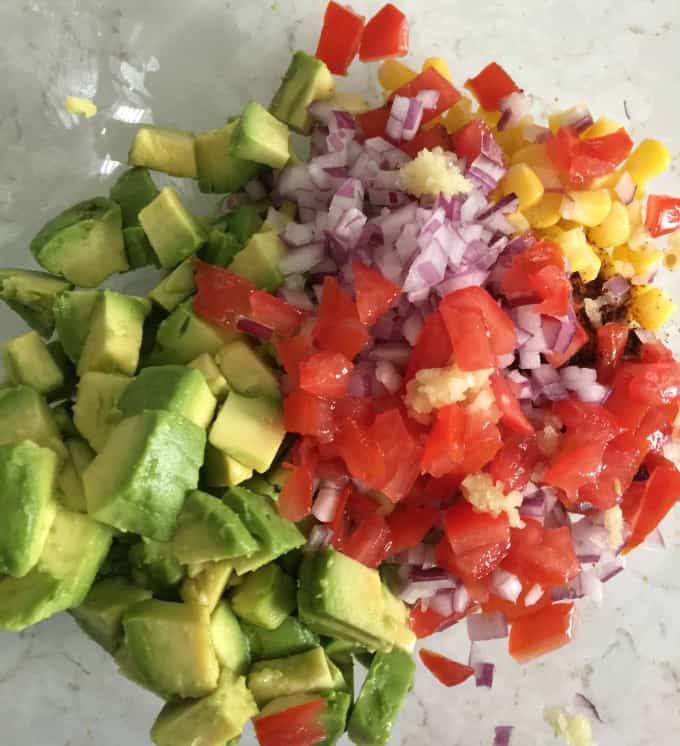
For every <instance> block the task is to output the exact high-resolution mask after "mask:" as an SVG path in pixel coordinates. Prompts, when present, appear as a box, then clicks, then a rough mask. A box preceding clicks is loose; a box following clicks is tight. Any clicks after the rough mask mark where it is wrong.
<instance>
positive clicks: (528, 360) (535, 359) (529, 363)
mask: <svg viewBox="0 0 680 746" xmlns="http://www.w3.org/2000/svg"><path fill="white" fill-rule="evenodd" d="M540 364H541V353H540V352H532V351H531V350H524V349H522V350H520V351H519V367H520V368H522V369H524V370H533V369H535V368H538V367H539V365H540Z"/></svg>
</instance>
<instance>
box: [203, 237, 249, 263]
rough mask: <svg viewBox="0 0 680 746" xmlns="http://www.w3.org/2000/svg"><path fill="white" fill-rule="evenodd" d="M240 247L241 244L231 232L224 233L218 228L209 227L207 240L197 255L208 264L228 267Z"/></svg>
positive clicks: (241, 246)
mask: <svg viewBox="0 0 680 746" xmlns="http://www.w3.org/2000/svg"><path fill="white" fill-rule="evenodd" d="M242 248H243V244H242V243H239V241H237V240H236V238H235V237H234V236H233V235H232V234H231V233H225V232H224V231H222V230H219V229H218V228H211V230H210V233H209V234H208V242H207V243H206V244H205V246H203V248H202V249H201V250H200V251H199V252H198V256H199V258H200V259H202V260H203V261H204V262H208V264H216V265H217V266H218V267H228V266H229V265H230V264H231V263H232V261H233V260H234V257H235V256H236V254H238V252H239V251H241V249H242Z"/></svg>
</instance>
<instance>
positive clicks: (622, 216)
mask: <svg viewBox="0 0 680 746" xmlns="http://www.w3.org/2000/svg"><path fill="white" fill-rule="evenodd" d="M588 238H589V240H590V241H591V242H592V243H594V244H595V246H598V247H599V248H601V249H606V248H608V247H610V246H620V245H621V244H622V243H626V241H627V240H628V239H629V238H630V218H629V217H628V210H626V207H625V205H622V204H621V203H620V202H612V207H611V210H610V211H609V215H607V217H606V218H605V219H604V220H603V221H602V222H601V223H600V224H599V225H596V226H595V227H594V228H591V229H590V231H588Z"/></svg>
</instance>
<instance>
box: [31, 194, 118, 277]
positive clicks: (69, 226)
mask: <svg viewBox="0 0 680 746" xmlns="http://www.w3.org/2000/svg"><path fill="white" fill-rule="evenodd" d="M31 253H32V254H33V256H34V257H35V258H36V259H37V261H38V263H39V264H40V265H42V266H43V267H44V268H45V269H46V270H47V271H48V272H52V273H54V274H55V275H61V276H62V277H65V278H66V279H67V280H68V281H69V282H72V283H73V284H74V285H80V286H81V287H84V288H93V287H97V285H100V284H101V283H102V282H103V281H104V280H105V279H106V278H107V277H109V276H110V275H112V274H114V273H115V272H125V271H127V269H128V263H127V257H126V255H125V245H124V242H123V226H122V218H121V212H120V207H119V206H118V205H117V204H116V203H115V202H114V201H113V200H111V199H107V198H105V197H95V198H94V199H91V200H87V201H86V202H80V203H79V204H77V205H74V206H73V207H70V208H69V209H68V210H65V211H64V212H62V213H61V214H59V215H57V216H56V217H55V218H52V220H50V221H49V222H48V223H46V224H45V225H44V226H43V228H42V229H41V230H40V232H39V233H38V235H37V236H36V237H35V238H34V239H33V240H32V241H31Z"/></svg>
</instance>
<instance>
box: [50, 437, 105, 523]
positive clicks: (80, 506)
mask: <svg viewBox="0 0 680 746" xmlns="http://www.w3.org/2000/svg"><path fill="white" fill-rule="evenodd" d="M65 446H66V451H67V454H68V455H67V458H66V460H65V461H64V463H63V465H62V467H61V471H60V472H59V475H58V477H57V491H56V493H55V496H56V499H57V501H58V502H59V504H60V505H63V506H64V507H65V508H68V510H74V511H76V512H77V513H87V501H86V500H85V488H84V487H83V479H82V474H83V472H84V471H85V469H86V468H87V467H88V466H89V465H90V463H91V462H92V460H93V459H94V456H95V454H94V451H93V450H92V449H91V448H90V446H88V445H87V443H86V442H85V441H84V440H81V439H80V438H69V439H68V440H67V441H65Z"/></svg>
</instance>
